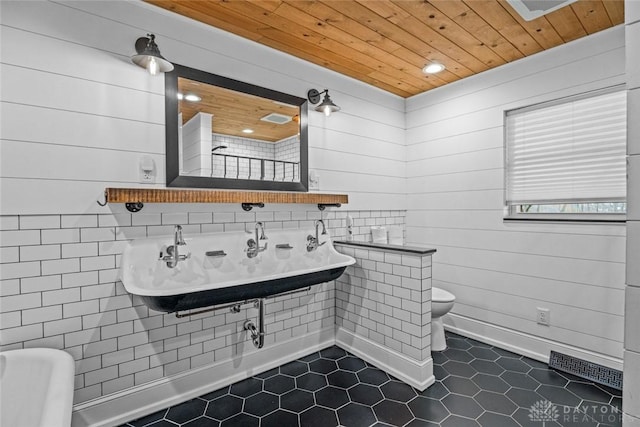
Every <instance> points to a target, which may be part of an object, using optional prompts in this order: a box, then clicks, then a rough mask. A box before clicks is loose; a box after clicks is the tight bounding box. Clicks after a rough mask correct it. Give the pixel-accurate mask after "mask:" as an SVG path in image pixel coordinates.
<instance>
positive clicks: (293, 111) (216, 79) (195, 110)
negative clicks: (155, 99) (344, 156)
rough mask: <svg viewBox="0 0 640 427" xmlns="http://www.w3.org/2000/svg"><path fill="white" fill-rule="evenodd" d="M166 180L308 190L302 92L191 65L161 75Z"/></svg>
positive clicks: (183, 183)
mask: <svg viewBox="0 0 640 427" xmlns="http://www.w3.org/2000/svg"><path fill="white" fill-rule="evenodd" d="M166 79H167V81H166V92H165V96H166V114H167V185H168V186H182V187H208V188H241V189H269V190H288V191H290V190H293V191H306V188H307V187H306V179H307V166H306V163H307V158H306V157H307V141H306V135H307V132H306V100H305V99H303V98H298V97H295V96H291V95H287V94H283V93H281V92H276V91H272V90H269V89H266V88H261V87H258V86H254V85H251V84H248V83H243V82H239V81H236V80H232V79H228V78H225V77H221V76H216V75H214V74H210V73H206V72H203V71H199V70H194V69H191V68H187V67H183V66H176V70H175V71H174V72H173V73H169V74H167V75H166Z"/></svg>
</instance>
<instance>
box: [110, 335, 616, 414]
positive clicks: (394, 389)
mask: <svg viewBox="0 0 640 427" xmlns="http://www.w3.org/2000/svg"><path fill="white" fill-rule="evenodd" d="M447 344H448V346H449V347H448V348H447V350H445V351H443V352H434V353H432V355H433V361H434V373H435V376H436V382H435V384H433V385H432V386H431V387H429V388H428V389H427V390H425V391H423V392H419V391H418V390H416V389H414V388H412V387H410V386H408V385H406V384H404V383H402V382H400V381H399V380H397V379H395V378H393V377H391V376H389V375H387V374H386V373H385V372H383V371H381V370H379V369H377V368H376V367H374V366H372V365H370V364H368V363H366V362H364V361H362V360H361V359H359V358H357V357H354V356H353V355H351V354H349V353H347V352H346V351H344V350H342V349H341V348H339V347H335V346H334V347H330V348H327V349H324V350H322V351H320V352H316V353H313V354H311V355H309V356H305V357H303V358H301V359H299V360H296V361H294V362H291V363H288V364H286V365H283V366H280V367H279V368H275V369H272V370H270V371H267V372H264V373H262V374H259V375H256V376H255V377H252V378H248V379H246V380H243V381H240V382H238V383H236V384H233V385H231V386H229V387H225V388H223V389H221V390H217V391H214V392H211V393H208V394H205V395H203V396H200V397H198V398H196V399H192V400H190V401H188V402H184V403H182V404H180V405H176V406H173V407H171V408H167V409H164V410H162V411H159V412H156V413H155V414H151V415H149V416H146V417H144V418H140V419H138V420H135V421H131V422H129V423H127V424H124V425H123V426H122V427H147V426H153V427H165V426H166V427H169V426H172V427H175V426H180V427H203V426H207V427H209V426H211V427H240V426H241V427H271V426H273V427H296V426H299V427H316V426H317V427H332V426H344V427H369V426H375V427H379V426H380V427H382V426H393V427H399V426H408V427H436V426H440V427H466V426H474V427H478V426H481V427H511V426H513V427H542V426H543V421H544V426H545V427H551V426H553V427H558V426H562V427H570V426H594V427H605V426H621V425H622V422H621V418H622V393H621V392H620V391H618V390H614V389H610V388H608V387H604V386H601V385H598V384H594V383H591V382H589V381H587V380H583V379H581V378H577V377H574V376H572V375H569V374H565V373H562V372H558V371H554V370H551V369H549V368H548V367H547V365H545V364H544V363H540V362H538V361H535V360H532V359H528V358H526V357H522V356H519V355H517V354H514V353H510V352H508V351H505V350H502V349H500V348H497V347H492V346H490V345H487V344H484V343H480V342H478V341H474V340H472V339H469V338H465V337H462V336H459V335H455V334H451V333H447Z"/></svg>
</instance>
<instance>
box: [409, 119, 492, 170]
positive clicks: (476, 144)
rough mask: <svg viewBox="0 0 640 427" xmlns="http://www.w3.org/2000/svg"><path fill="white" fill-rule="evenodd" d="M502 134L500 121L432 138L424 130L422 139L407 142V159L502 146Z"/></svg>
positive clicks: (428, 157) (441, 155)
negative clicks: (489, 126) (469, 130)
mask: <svg viewBox="0 0 640 427" xmlns="http://www.w3.org/2000/svg"><path fill="white" fill-rule="evenodd" d="M502 135H503V129H502V123H501V124H500V125H497V126H495V127H492V128H478V129H476V130H475V131H473V132H469V133H466V134H459V133H455V134H454V133H450V134H449V135H447V136H445V137H443V138H440V139H433V138H431V137H432V135H431V134H430V133H429V132H425V133H424V137H425V138H424V139H423V140H421V141H420V142H418V141H412V143H411V144H407V159H408V160H413V161H418V160H423V159H430V158H437V157H445V156H451V155H455V154H461V153H469V152H476V151H482V150H487V149H490V148H498V147H502V146H503V145H502Z"/></svg>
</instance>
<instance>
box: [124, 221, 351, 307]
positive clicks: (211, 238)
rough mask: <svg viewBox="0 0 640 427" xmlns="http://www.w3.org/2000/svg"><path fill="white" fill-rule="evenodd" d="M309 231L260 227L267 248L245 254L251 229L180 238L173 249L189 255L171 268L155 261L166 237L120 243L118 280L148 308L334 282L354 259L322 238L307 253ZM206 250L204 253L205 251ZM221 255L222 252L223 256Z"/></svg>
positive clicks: (169, 242) (326, 237) (225, 299)
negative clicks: (179, 242) (120, 257)
mask: <svg viewBox="0 0 640 427" xmlns="http://www.w3.org/2000/svg"><path fill="white" fill-rule="evenodd" d="M314 233H315V231H314V230H313V229H307V230H303V229H291V230H266V235H267V240H260V246H263V245H264V244H265V243H267V249H266V250H264V251H263V252H260V253H258V254H257V255H256V256H255V257H253V258H250V257H248V256H247V252H246V249H247V247H248V245H247V241H248V240H249V239H254V234H253V233H247V232H228V233H207V234H198V235H196V236H193V237H186V238H185V239H184V240H185V245H183V246H180V247H179V252H180V254H181V255H182V254H183V255H187V254H190V255H189V257H188V258H187V259H185V260H182V261H179V262H178V263H177V265H176V266H175V267H173V268H170V267H168V266H167V263H166V262H164V261H162V260H159V258H160V257H161V256H164V255H166V253H167V247H168V246H171V245H173V238H172V237H159V238H148V239H136V240H132V241H130V242H129V244H128V245H127V246H126V247H125V250H124V252H123V255H122V263H121V271H120V274H121V280H122V283H123V284H124V287H125V289H126V290H127V291H128V292H129V293H131V294H133V295H138V296H139V297H141V298H142V300H143V301H144V303H145V304H146V305H147V306H148V307H149V308H151V309H153V310H156V311H163V312H175V311H181V310H190V309H194V308H200V307H207V306H211V305H217V304H224V303H231V302H240V301H245V300H248V299H254V298H263V297H267V296H270V295H275V294H279V293H282V292H287V291H291V290H295V289H300V288H304V287H307V286H310V285H315V284H318V283H324V282H328V281H331V280H334V279H336V278H338V277H340V275H341V274H342V273H343V272H344V270H345V268H346V267H347V266H349V265H352V264H354V263H355V260H354V259H353V258H352V257H350V256H347V255H344V254H341V253H339V252H337V251H336V250H335V248H334V247H333V244H332V243H331V239H330V237H329V235H321V236H320V242H321V243H322V242H326V243H324V244H322V245H321V246H319V247H317V248H316V249H315V250H313V251H307V236H308V235H312V234H314ZM207 254H209V255H207ZM223 254H224V255H223Z"/></svg>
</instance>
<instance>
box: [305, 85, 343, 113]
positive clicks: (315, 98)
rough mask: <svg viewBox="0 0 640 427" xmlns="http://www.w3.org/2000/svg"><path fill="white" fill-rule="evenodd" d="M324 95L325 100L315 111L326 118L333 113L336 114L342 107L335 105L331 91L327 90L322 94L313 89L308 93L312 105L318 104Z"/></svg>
mask: <svg viewBox="0 0 640 427" xmlns="http://www.w3.org/2000/svg"><path fill="white" fill-rule="evenodd" d="M323 93H324V98H323V99H322V102H321V103H320V104H319V105H318V106H316V108H315V110H316V111H320V112H321V113H324V115H325V116H329V115H331V113H335V112H336V111H340V107H338V106H337V105H336V104H334V103H333V101H332V100H331V97H330V96H329V89H325V90H323V91H322V92H318V91H317V90H316V89H311V90H309V92H307V99H308V100H309V102H311V103H312V104H317V103H318V102H320V95H322V94H323Z"/></svg>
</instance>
